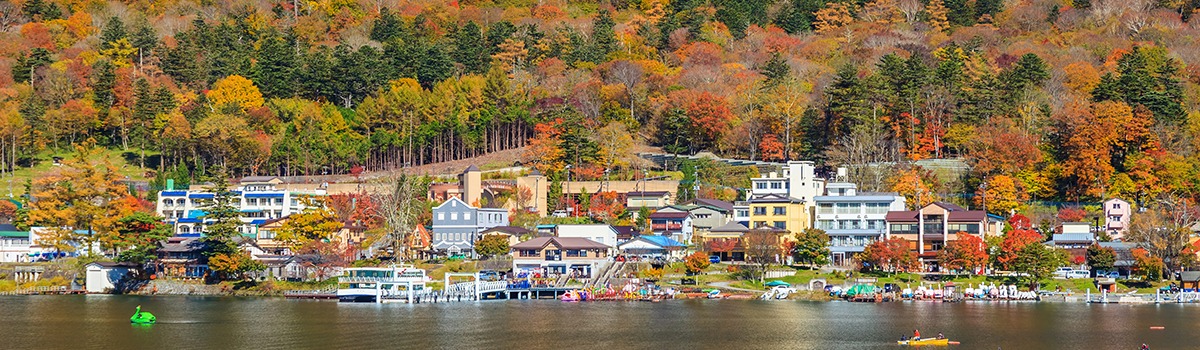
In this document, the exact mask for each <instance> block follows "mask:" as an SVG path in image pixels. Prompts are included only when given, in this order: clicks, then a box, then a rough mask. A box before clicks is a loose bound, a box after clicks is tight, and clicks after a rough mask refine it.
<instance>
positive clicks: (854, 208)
mask: <svg viewBox="0 0 1200 350" xmlns="http://www.w3.org/2000/svg"><path fill="white" fill-rule="evenodd" d="M861 206H862V204H861V203H838V204H837V213H838V214H859V213H862V209H861Z"/></svg>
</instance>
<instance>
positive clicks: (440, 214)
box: [438, 213, 446, 221]
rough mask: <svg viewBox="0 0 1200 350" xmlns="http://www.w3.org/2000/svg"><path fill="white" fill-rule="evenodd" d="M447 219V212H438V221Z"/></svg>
mask: <svg viewBox="0 0 1200 350" xmlns="http://www.w3.org/2000/svg"><path fill="white" fill-rule="evenodd" d="M442 220H446V213H438V221H442Z"/></svg>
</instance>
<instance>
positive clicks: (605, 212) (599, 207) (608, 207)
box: [588, 191, 625, 223]
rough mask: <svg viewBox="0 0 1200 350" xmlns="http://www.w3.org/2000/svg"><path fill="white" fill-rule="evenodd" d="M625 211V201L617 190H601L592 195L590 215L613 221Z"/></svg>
mask: <svg viewBox="0 0 1200 350" xmlns="http://www.w3.org/2000/svg"><path fill="white" fill-rule="evenodd" d="M624 213H625V201H623V200H621V196H620V195H618V194H617V192H615V191H601V192H596V193H595V194H593V195H592V197H591V200H590V202H589V205H588V216H591V217H592V219H596V220H599V221H602V222H606V223H612V222H614V221H615V220H617V219H619V218H620V217H621V216H622V214H624Z"/></svg>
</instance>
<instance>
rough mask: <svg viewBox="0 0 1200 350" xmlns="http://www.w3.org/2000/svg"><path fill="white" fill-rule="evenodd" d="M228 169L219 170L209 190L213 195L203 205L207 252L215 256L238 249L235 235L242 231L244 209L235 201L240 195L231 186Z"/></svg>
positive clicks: (205, 248)
mask: <svg viewBox="0 0 1200 350" xmlns="http://www.w3.org/2000/svg"><path fill="white" fill-rule="evenodd" d="M228 177H229V175H228V172H226V170H225V169H224V168H220V169H218V170H217V171H215V174H213V178H212V185H210V186H208V188H207V189H206V190H205V191H206V192H208V193H211V194H212V195H213V197H212V198H211V199H204V200H203V205H202V206H201V208H202V210H203V211H204V237H202V238H201V239H200V240H201V242H203V243H204V256H205V257H209V258H211V257H213V256H216V255H219V254H225V255H233V254H237V253H238V245H237V243H236V242H235V241H234V239H235V237H237V236H239V235H241V232H240V231H239V230H238V228H239V227H241V226H242V221H241V219H240V216H241V213H239V212H238V209H237V207H235V206H234V204H233V201H234V199H236V198H237V197H238V196H237V194H236V193H234V192H233V190H231V189H230V188H229V187H230V185H229V180H228Z"/></svg>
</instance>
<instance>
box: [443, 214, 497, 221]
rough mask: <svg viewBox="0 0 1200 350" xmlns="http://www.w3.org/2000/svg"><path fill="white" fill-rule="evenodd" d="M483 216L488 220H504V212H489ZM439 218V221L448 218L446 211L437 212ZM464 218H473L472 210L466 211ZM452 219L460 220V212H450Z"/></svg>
mask: <svg viewBox="0 0 1200 350" xmlns="http://www.w3.org/2000/svg"><path fill="white" fill-rule="evenodd" d="M483 217H484V218H485V220H487V221H488V222H500V221H504V214H496V213H488V214H484V216H483ZM437 219H438V220H439V221H440V220H446V213H438V214H437ZM462 219H463V220H471V212H465V213H462ZM450 220H452V221H457V220H458V213H450Z"/></svg>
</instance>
